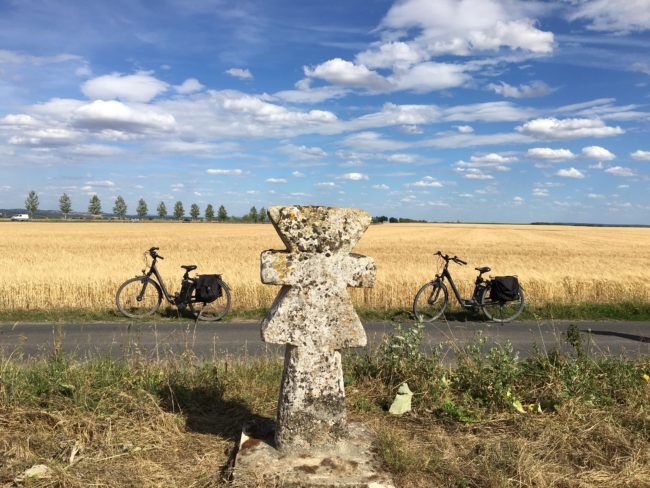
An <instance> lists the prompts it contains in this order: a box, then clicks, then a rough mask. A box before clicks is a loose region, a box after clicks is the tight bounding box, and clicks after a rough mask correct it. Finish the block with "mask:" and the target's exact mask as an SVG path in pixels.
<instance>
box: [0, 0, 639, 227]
mask: <svg viewBox="0 0 650 488" xmlns="http://www.w3.org/2000/svg"><path fill="white" fill-rule="evenodd" d="M649 31H650V0H627V1H626V2H611V1H609V0H587V1H583V0H557V1H554V2H515V1H509V0H404V1H397V2H391V1H384V0H349V1H345V2H337V1H334V2H322V1H313V0H303V1H300V2H298V1H288V0H260V1H257V0H250V1H246V0H244V1H237V2H229V1H225V0H196V1H182V0H158V1H153V0H150V1H138V0H111V1H102V0H97V1H92V2H86V1H73V0H59V1H53V0H39V1H37V0H13V1H8V0H0V207H22V206H23V202H24V200H25V196H26V194H27V193H28V192H29V190H31V189H34V190H36V191H37V193H38V194H39V197H40V201H41V208H51V209H55V208H57V207H58V203H57V202H58V198H59V196H60V195H61V194H62V193H63V192H67V193H68V194H69V195H70V196H71V198H72V203H73V209H74V210H80V211H84V210H85V209H86V208H87V206H88V201H89V199H90V197H91V196H92V195H93V194H95V193H96V194H97V195H98V196H99V197H100V199H101V200H102V204H103V208H104V210H105V211H110V209H111V208H112V207H113V204H114V200H115V198H116V197H117V196H118V195H122V196H123V197H124V198H125V200H126V202H127V204H128V205H129V209H130V211H134V210H135V206H136V203H137V201H138V199H139V198H141V197H142V198H144V199H145V200H146V201H147V203H148V204H149V208H150V210H151V211H153V210H154V209H155V207H156V205H157V204H158V202H160V201H165V202H166V204H167V206H168V208H170V205H173V203H174V202H175V201H177V200H181V201H182V202H183V203H184V204H185V207H186V208H189V206H190V204H191V203H197V204H199V206H200V207H201V209H202V210H203V209H204V208H205V206H206V205H207V204H208V203H212V204H213V205H215V206H218V205H222V204H223V205H225V206H226V208H227V209H228V210H229V212H230V213H231V214H234V215H241V214H243V213H245V212H247V211H248V209H249V208H250V207H251V206H253V205H255V206H257V207H258V208H259V207H261V206H269V205H277V204H288V203H298V204H324V205H336V206H355V207H361V208H364V209H366V210H367V211H369V212H370V213H372V214H373V215H389V216H393V215H394V216H403V217H411V218H422V219H427V220H437V221H446V220H452V221H455V220H461V221H498V222H531V221H565V222H595V223H622V224H633V223H636V224H650V196H649V194H650V191H649V190H650V137H649V135H650V132H649V131H650V50H649V49H648V46H649V45H650V33H649Z"/></svg>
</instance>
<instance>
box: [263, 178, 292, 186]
mask: <svg viewBox="0 0 650 488" xmlns="http://www.w3.org/2000/svg"><path fill="white" fill-rule="evenodd" d="M265 181H266V182H267V183H273V184H279V185H282V184H284V183H286V182H287V180H286V178H267V179H266V180H265Z"/></svg>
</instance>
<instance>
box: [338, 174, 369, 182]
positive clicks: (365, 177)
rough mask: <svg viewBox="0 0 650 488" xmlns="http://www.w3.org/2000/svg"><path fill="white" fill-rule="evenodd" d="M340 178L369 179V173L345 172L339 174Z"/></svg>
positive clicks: (351, 179) (352, 179)
mask: <svg viewBox="0 0 650 488" xmlns="http://www.w3.org/2000/svg"><path fill="white" fill-rule="evenodd" d="M337 179H339V180H350V181H361V180H367V179H368V175H366V174H363V173H344V174H342V175H341V176H337Z"/></svg>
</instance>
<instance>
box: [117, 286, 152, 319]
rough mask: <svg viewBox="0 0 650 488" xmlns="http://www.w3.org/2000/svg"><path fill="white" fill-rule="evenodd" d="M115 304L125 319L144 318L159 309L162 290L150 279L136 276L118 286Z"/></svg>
mask: <svg viewBox="0 0 650 488" xmlns="http://www.w3.org/2000/svg"><path fill="white" fill-rule="evenodd" d="M115 303H116V304H117V308H118V309H119V311H120V312H122V314H123V315H125V316H126V317H129V318H139V317H146V316H148V315H152V314H154V313H155V312H156V310H158V308H160V304H161V303H162V290H161V289H160V286H159V285H158V283H156V282H155V281H154V280H152V279H151V278H148V277H146V276H136V277H135V278H131V279H130V280H126V281H125V282H124V283H122V284H121V285H120V287H119V288H118V289H117V294H116V295H115Z"/></svg>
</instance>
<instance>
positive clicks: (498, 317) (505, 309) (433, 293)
mask: <svg viewBox="0 0 650 488" xmlns="http://www.w3.org/2000/svg"><path fill="white" fill-rule="evenodd" d="M434 256H440V257H441V258H442V259H443V260H444V261H445V265H444V267H443V269H442V271H441V272H440V273H439V274H437V275H436V277H435V278H434V279H433V280H431V281H430V282H428V283H425V284H424V285H423V286H422V287H421V288H420V289H419V290H418V292H417V294H416V295H415V300H413V315H415V318H416V319H417V320H418V321H420V322H432V321H434V320H436V319H437V318H438V317H440V316H441V315H442V314H443V313H444V311H445V308H446V307H447V303H448V302H449V292H448V291H447V286H446V285H445V279H447V280H448V281H449V285H450V286H451V289H452V291H453V292H454V295H455V296H456V300H458V303H459V304H460V306H461V307H462V308H464V309H469V310H478V309H479V308H480V309H481V310H482V311H483V314H484V315H485V316H486V317H487V319H488V320H492V321H494V322H510V321H511V320H514V319H516V318H517V317H518V316H519V315H520V314H521V312H522V311H523V310H524V293H523V291H522V290H521V287H519V290H518V292H517V294H516V298H515V299H514V300H503V299H493V298H492V293H491V290H492V283H493V280H486V279H485V278H483V274H484V273H488V272H489V271H491V269H490V268H489V267H488V266H483V267H480V268H474V269H475V270H476V271H478V272H479V274H478V276H477V277H476V281H475V282H474V292H473V294H472V298H469V299H464V298H462V297H461V296H460V292H459V291H458V288H456V284H455V283H454V280H453V278H452V277H451V273H450V272H449V269H448V268H449V263H450V262H452V261H453V262H454V263H456V264H459V265H461V266H465V265H466V264H467V262H465V261H463V260H462V259H460V258H459V257H458V256H453V257H449V256H448V255H446V254H442V253H441V252H440V251H438V252H437V253H435V254H434Z"/></svg>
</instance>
